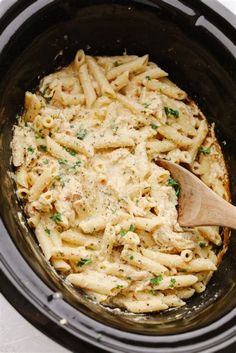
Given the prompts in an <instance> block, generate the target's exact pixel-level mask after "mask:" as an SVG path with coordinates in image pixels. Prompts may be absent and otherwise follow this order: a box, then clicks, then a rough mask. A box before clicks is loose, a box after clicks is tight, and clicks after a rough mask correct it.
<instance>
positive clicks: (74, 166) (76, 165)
mask: <svg viewBox="0 0 236 353" xmlns="http://www.w3.org/2000/svg"><path fill="white" fill-rule="evenodd" d="M80 166H81V161H77V162H76V163H75V164H74V165H73V167H71V168H72V169H76V168H77V167H80Z"/></svg>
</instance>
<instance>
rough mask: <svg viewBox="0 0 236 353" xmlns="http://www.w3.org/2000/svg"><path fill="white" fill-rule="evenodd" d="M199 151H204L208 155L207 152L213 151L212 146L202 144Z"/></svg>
mask: <svg viewBox="0 0 236 353" xmlns="http://www.w3.org/2000/svg"><path fill="white" fill-rule="evenodd" d="M199 152H201V153H203V154H204V155H205V156H206V155H207V154H210V153H211V147H203V146H201V147H200V148H199Z"/></svg>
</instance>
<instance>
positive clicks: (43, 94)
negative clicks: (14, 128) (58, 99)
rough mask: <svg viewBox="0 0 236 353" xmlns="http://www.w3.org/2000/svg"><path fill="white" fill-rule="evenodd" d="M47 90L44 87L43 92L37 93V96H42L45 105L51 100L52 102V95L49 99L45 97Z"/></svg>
mask: <svg viewBox="0 0 236 353" xmlns="http://www.w3.org/2000/svg"><path fill="white" fill-rule="evenodd" d="M47 90H48V87H46V88H45V89H44V90H43V92H42V91H39V94H40V96H42V97H43V98H44V99H45V101H46V102H47V103H50V102H51V100H52V97H53V95H52V96H51V97H49V96H46V93H47Z"/></svg>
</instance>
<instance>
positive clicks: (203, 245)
mask: <svg viewBox="0 0 236 353" xmlns="http://www.w3.org/2000/svg"><path fill="white" fill-rule="evenodd" d="M198 245H199V246H200V248H202V249H203V248H205V247H206V246H207V244H206V243H204V242H203V241H200V243H199V244H198Z"/></svg>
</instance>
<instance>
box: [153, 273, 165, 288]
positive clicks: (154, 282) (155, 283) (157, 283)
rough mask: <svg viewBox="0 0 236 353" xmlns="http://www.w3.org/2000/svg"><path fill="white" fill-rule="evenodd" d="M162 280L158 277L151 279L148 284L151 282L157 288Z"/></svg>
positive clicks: (160, 276)
mask: <svg viewBox="0 0 236 353" xmlns="http://www.w3.org/2000/svg"><path fill="white" fill-rule="evenodd" d="M162 280H163V277H162V275H159V276H157V277H154V278H151V279H150V282H151V284H152V285H154V286H158V285H159V284H160V283H161V281H162Z"/></svg>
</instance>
